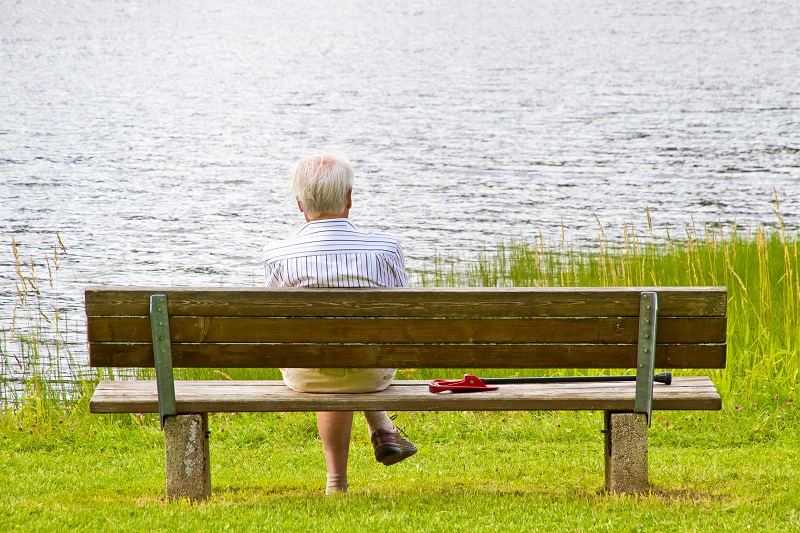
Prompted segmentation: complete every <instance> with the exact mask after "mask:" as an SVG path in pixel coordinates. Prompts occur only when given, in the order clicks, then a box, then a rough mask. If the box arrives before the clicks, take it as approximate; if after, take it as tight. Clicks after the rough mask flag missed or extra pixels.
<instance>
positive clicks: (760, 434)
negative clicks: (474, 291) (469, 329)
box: [0, 206, 800, 531]
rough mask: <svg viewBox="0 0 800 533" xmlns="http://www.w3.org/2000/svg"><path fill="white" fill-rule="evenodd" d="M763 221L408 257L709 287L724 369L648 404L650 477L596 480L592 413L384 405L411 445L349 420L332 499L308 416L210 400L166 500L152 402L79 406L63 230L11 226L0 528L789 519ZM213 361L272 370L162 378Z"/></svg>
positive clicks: (784, 294) (789, 448) (574, 526)
mask: <svg viewBox="0 0 800 533" xmlns="http://www.w3.org/2000/svg"><path fill="white" fill-rule="evenodd" d="M776 207H777V206H776ZM776 214H777V211H776ZM648 221H649V214H648ZM778 222H779V224H778V226H777V227H776V228H772V229H767V228H763V227H756V228H747V229H742V228H736V227H733V228H722V227H720V226H719V225H708V224H702V225H700V226H695V225H693V226H692V227H690V228H687V229H685V230H684V231H682V232H681V234H680V236H677V235H670V234H669V232H667V234H666V235H665V236H663V237H661V236H659V235H657V234H656V232H655V231H654V230H653V227H652V224H649V225H648V227H647V228H646V230H645V231H644V232H643V233H641V234H640V233H638V232H637V231H635V230H634V228H633V227H632V226H630V225H626V226H624V228H623V229H622V235H621V236H613V235H611V234H610V232H607V230H606V229H605V228H604V227H603V226H602V224H600V221H599V220H598V228H599V229H598V239H597V242H596V244H595V245H593V246H574V245H572V244H571V243H569V242H567V241H566V239H562V241H561V242H560V243H557V244H555V245H547V244H546V243H545V242H544V239H542V238H541V236H540V237H539V238H538V239H537V240H536V241H531V242H509V243H504V244H501V245H499V246H498V247H497V248H496V249H493V250H486V251H484V252H483V253H481V254H480V255H479V257H477V259H476V260H475V261H469V262H466V261H460V260H459V258H457V257H437V258H436V259H435V260H432V262H431V265H430V268H428V269H426V270H425V271H422V272H416V273H415V276H416V279H417V280H418V281H417V283H418V284H422V285H429V286H465V285H466V286H565V287H571V286H686V285H694V286H697V285H717V286H726V287H727V289H728V315H729V318H728V363H727V367H726V368H725V369H724V370H712V371H710V372H709V371H700V373H704V374H709V375H711V377H712V379H713V381H714V383H715V385H716V386H717V388H718V389H719V391H720V393H721V395H722V397H723V410H722V411H720V412H683V411H677V412H655V413H654V423H653V427H652V428H651V430H650V433H649V439H650V472H651V484H652V487H653V490H652V492H651V493H649V494H646V495H643V496H640V497H635V498H630V497H616V496H612V495H608V494H605V493H604V492H603V491H602V486H603V479H602V476H603V466H602V457H603V450H602V438H601V437H600V436H599V432H598V431H599V429H600V428H601V426H602V420H601V419H602V414H600V415H598V413H593V412H563V413H562V412H555V413H550V412H545V413H516V412H511V413H459V412H453V413H425V412H419V413H413V412H412V413H401V415H400V420H401V421H400V420H399V421H398V422H399V423H400V424H401V425H402V426H403V427H404V428H405V430H406V431H407V432H409V433H410V436H411V437H412V440H414V441H415V442H416V443H417V444H419V445H421V446H420V450H421V451H420V454H419V457H417V458H415V460H414V461H407V462H406V463H408V464H405V463H404V464H403V465H401V466H400V467H399V468H398V467H395V468H393V469H385V468H380V469H379V468H377V467H376V466H375V464H374V460H372V458H371V455H370V454H371V448H370V446H369V439H368V437H367V436H366V430H365V427H360V426H359V424H361V422H360V421H357V422H356V426H357V427H356V428H355V429H354V440H353V445H352V447H351V454H352V458H351V462H352V464H353V466H352V470H353V471H352V472H351V482H350V485H351V493H350V494H349V495H348V496H347V497H346V498H324V497H321V496H320V494H321V488H322V487H323V486H324V462H323V460H322V454H321V452H320V444H319V440H318V436H317V434H316V425H315V422H314V418H313V414H308V413H301V414H290V415H287V414H280V413H266V414H246V413H236V414H233V413H217V414H214V415H212V416H211V428H212V432H213V433H212V451H211V453H212V455H214V460H213V461H212V464H213V467H212V485H213V494H212V498H211V500H210V501H208V502H206V503H203V504H200V505H190V504H188V503H186V502H180V503H174V504H166V502H165V501H164V495H163V485H164V479H163V475H164V473H163V468H164V464H163V461H164V457H163V435H162V433H161V432H160V430H159V425H158V421H157V417H156V416H155V415H148V414H145V415H129V414H125V415H91V414H89V412H88V401H89V398H90V396H91V392H92V390H93V388H94V386H95V385H96V383H97V381H98V380H99V379H110V378H113V377H115V376H112V375H109V374H108V373H105V372H104V371H103V370H99V371H98V370H96V369H87V368H86V367H85V366H83V364H82V363H79V362H78V361H76V359H77V357H76V356H75V353H76V351H77V350H76V349H75V348H76V347H78V348H79V347H80V345H81V343H82V340H79V339H76V338H74V337H75V336H76V335H77V333H75V331H76V330H77V329H78V328H75V327H70V326H69V323H68V321H65V320H64V319H63V317H62V316H61V315H60V304H59V301H58V298H59V295H58V275H59V272H60V270H61V269H62V268H63V263H62V259H63V257H64V255H66V254H67V249H66V247H65V246H64V244H63V243H62V242H61V239H60V237H59V238H58V242H57V243H56V244H55V246H54V248H53V252H52V255H51V256H50V257H48V258H46V259H45V261H44V264H43V265H40V264H38V263H37V265H36V266H35V265H34V261H33V259H31V260H30V261H26V260H24V259H23V258H22V257H21V254H20V251H19V250H18V249H17V246H16V243H15V242H13V241H12V249H13V253H14V260H15V264H16V269H17V277H18V279H17V281H16V291H17V300H18V301H17V306H16V307H15V312H14V317H13V321H12V323H11V325H10V327H9V326H8V325H6V324H3V325H1V326H0V329H2V328H6V329H5V330H2V331H0V356H2V361H0V377H2V379H3V381H2V382H1V383H0V385H1V386H2V389H0V394H2V397H1V398H0V400H1V401H0V408H1V409H2V411H1V412H0V461H2V463H3V464H4V465H5V468H2V469H0V525H4V526H6V527H5V529H9V530H14V529H20V530H21V529H25V530H32V531H38V530H41V531H45V530H47V531H57V530H66V529H70V530H76V529H77V530H88V529H93V530H95V529H97V527H98V526H99V527H101V528H103V529H108V530H123V529H124V530H130V529H135V530H138V529H152V530H186V531H188V530H198V529H207V528H209V527H210V526H209V524H215V525H219V526H223V525H224V526H227V527H228V528H229V529H231V530H234V531H251V530H267V531H272V530H294V531H301V530H316V531H341V530H353V531H367V530H369V531H374V530H376V529H377V530H385V529H388V528H393V529H396V530H398V531H412V530H413V531H421V530H444V529H452V528H453V526H454V525H458V526H459V527H460V528H464V529H479V530H486V529H500V528H502V529H504V530H508V531H530V530H539V529H541V530H556V531H562V530H569V531H595V530H600V531H741V530H747V529H749V530H750V531H793V530H797V529H798V528H800V503H799V502H800V481H798V480H797V476H796V472H797V470H798V469H800V451H798V450H797V447H796V442H797V441H798V440H800V410H798V409H797V406H796V404H795V397H796V394H797V390H796V387H798V381H799V379H798V378H799V376H798V372H800V353H799V350H800V346H798V343H799V341H800V328H799V327H798V324H800V320H799V319H800V316H798V306H800V279H799V278H798V276H800V271H798V269H799V268H800V251H799V250H798V244H799V243H798V241H800V237H799V236H798V235H794V234H789V232H787V231H785V229H784V226H783V223H782V220H781V219H780V216H779V215H778ZM473 370H474V369H457V370H453V369H451V370H448V371H447V372H448V373H450V374H452V375H453V376H459V375H460V374H461V373H463V372H465V371H473ZM618 371H619V370H618V369H597V370H594V369H589V370H585V369H582V370H576V369H563V370H562V371H560V372H559V373H561V374H571V373H582V374H598V373H606V374H607V373H618ZM492 372H497V371H482V373H483V374H485V375H491V373H492ZM518 372H519V373H520V375H523V374H521V373H522V372H525V374H524V375H542V374H541V373H540V372H538V371H530V370H525V369H519V371H518ZM682 373H683V374H690V373H691V371H682ZM441 374H442V371H439V372H438V374H437V373H436V371H430V370H427V371H426V370H422V369H404V370H401V373H400V376H399V377H402V378H407V379H433V378H436V377H448V376H444V375H441ZM142 375H143V376H144V375H147V372H144V373H143V374H142ZM549 375H552V373H551V374H549ZM75 376H79V377H80V378H82V379H74V377H75ZM228 376H230V377H232V378H234V379H279V378H280V376H279V373H278V372H277V370H266V371H256V370H249V369H219V370H217V371H208V372H203V371H195V370H185V369H181V370H176V378H202V379H226V378H227V377H228ZM10 378H13V379H10ZM361 425H363V424H361ZM231 506H235V507H236V509H237V510H236V512H235V513H234V514H235V516H231V512H230V509H231ZM432 517H433V518H432ZM434 518H435V520H436V523H435V527H432V526H431V524H432V523H431V520H432V519H434ZM215 529H216V527H215ZM456 529H458V528H456Z"/></svg>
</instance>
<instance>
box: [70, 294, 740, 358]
mask: <svg viewBox="0 0 800 533" xmlns="http://www.w3.org/2000/svg"><path fill="white" fill-rule="evenodd" d="M644 291H652V292H655V293H657V300H658V307H657V308H658V316H657V331H656V342H657V344H656V349H655V366H656V367H658V368H724V366H725V359H726V343H725V338H726V336H725V333H726V304H727V293H726V290H725V288H724V287H658V288H640V287H633V288H456V289H453V288H424V289H416V288H415V289H267V288H250V289H238V288H237V289H231V288H199V289H187V288H175V289H166V290H165V289H164V288H120V287H90V288H88V289H87V290H86V293H85V298H86V315H87V320H88V323H87V327H88V338H89V353H90V364H91V366H96V367H153V366H154V358H153V344H152V341H153V336H152V333H151V331H152V329H151V319H150V297H151V295H153V294H164V295H166V299H167V302H166V303H167V307H166V308H165V312H168V314H169V320H168V326H169V330H170V335H169V336H170V339H169V340H170V342H171V350H172V364H173V365H174V366H175V367H203V368H275V367H312V368H317V367H322V368H324V367H396V368H415V367H420V368H633V367H635V366H636V363H637V343H638V341H639V338H638V335H639V320H640V295H641V294H642V292H644Z"/></svg>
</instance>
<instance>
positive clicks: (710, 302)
mask: <svg viewBox="0 0 800 533" xmlns="http://www.w3.org/2000/svg"><path fill="white" fill-rule="evenodd" d="M643 290H655V291H656V292H658V295H659V312H660V313H661V314H662V315H663V316H725V310H726V305H727V296H726V290H725V288H724V287H690V288H686V287H659V288H655V289H654V288H642V287H624V288H606V287H598V288H426V289H266V288H250V289H230V288H198V289H188V288H187V289H183V288H175V289H167V290H165V288H164V287H153V288H146V287H145V288H136V287H132V288H120V287H108V288H104V287H90V288H87V289H86V292H85V300H86V313H87V316H89V317H92V316H119V315H129V316H147V314H148V311H149V306H148V305H149V304H148V302H149V297H150V295H151V294H155V293H166V294H167V296H168V299H169V310H170V314H171V315H174V316H178V315H183V316H287V317H291V316H298V317H299V316H420V317H422V316H471V317H477V316H505V317H513V316H582V317H591V316H638V313H639V294H640V293H641V292H642V291H643Z"/></svg>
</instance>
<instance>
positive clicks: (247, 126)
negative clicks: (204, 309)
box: [0, 0, 800, 327]
mask: <svg viewBox="0 0 800 533" xmlns="http://www.w3.org/2000/svg"><path fill="white" fill-rule="evenodd" d="M799 13H800V10H798V9H797V4H796V2H795V0H758V1H756V0H671V1H670V0H666V1H662V2H641V1H640V0H562V1H559V2H554V1H551V0H525V1H510V0H509V1H495V2H479V1H471V0H458V1H456V0H426V1H403V2H380V3H375V2H367V1H344V0H343V1H340V2H335V3H334V2H325V1H322V0H316V1H311V0H301V1H292V2H284V1H275V2H261V1H244V0H242V1H231V0H224V1H223V0H207V1H198V2H189V3H186V2H180V3H179V2H163V1H160V0H141V1H139V0H120V1H110V0H102V1H101V0H97V1H90V0H69V1H67V0H64V1H61V2H58V1H46V2H45V1H42V0H17V1H15V0H0V80H1V81H0V201H2V215H1V216H0V320H2V322H3V324H4V325H6V327H7V324H8V321H9V320H10V317H11V315H12V314H13V304H14V301H15V298H16V291H15V286H14V279H15V274H14V270H13V262H14V261H13V256H12V253H11V245H10V243H11V237H12V235H13V236H14V237H15V239H16V241H17V243H18V244H19V247H20V251H21V253H22V255H23V256H24V257H33V258H34V260H35V261H36V262H37V263H39V264H40V265H44V257H45V255H46V254H48V253H49V252H50V251H51V250H52V246H53V245H54V243H55V242H56V232H58V233H59V234H60V236H61V239H62V241H63V243H64V244H65V246H66V247H67V251H68V253H67V255H66V256H63V255H62V268H61V270H60V272H59V284H58V285H59V290H60V292H61V293H62V294H61V299H60V301H61V303H60V304H59V305H60V306H62V307H63V308H64V309H65V310H67V311H69V312H70V313H71V314H72V316H73V317H74V318H75V319H76V320H77V321H78V322H79V319H80V317H81V314H82V310H81V306H82V295H81V290H82V288H83V287H84V286H85V285H87V284H90V283H91V284H97V283H101V284H126V285H143V284H154V285H173V284H174V285H188V284H192V285H254V284H260V283H261V268H260V264H259V259H260V250H261V248H262V246H263V245H264V244H265V243H266V242H268V241H270V240H272V239H277V238H282V237H284V236H286V235H287V234H289V233H290V232H291V231H293V230H294V229H295V228H296V227H297V226H298V225H299V223H300V222H301V218H300V215H299V213H298V212H297V211H296V208H295V207H294V204H293V201H292V198H291V196H290V194H289V192H288V186H287V176H288V169H289V167H290V165H291V164H292V163H293V162H294V161H295V160H297V159H299V158H301V157H304V156H306V155H309V154H312V153H316V152H319V151H322V150H330V149H333V150H338V151H340V152H343V153H345V154H346V155H348V156H349V157H350V159H351V160H352V161H353V163H354V166H355V169H356V184H355V188H354V208H353V211H352V219H353V220H354V222H355V223H356V224H357V225H359V226H361V227H363V228H373V229H378V230H384V231H389V232H392V233H394V234H396V235H397V236H399V238H400V239H401V241H402V243H403V245H404V248H405V251H406V255H407V263H408V266H409V268H410V269H411V270H418V269H420V268H423V267H424V266H425V265H426V264H427V260H428V259H429V258H430V257H432V256H433V255H434V254H435V253H439V254H449V253H457V254H460V255H462V256H464V257H469V256H470V255H471V254H473V253H474V252H476V251H477V250H479V249H481V248H482V247H484V246H489V247H491V246H493V245H494V244H495V243H498V242H501V241H504V240H509V239H517V240H519V239H523V240H524V239H528V240H530V239H533V238H534V237H536V236H538V234H539V232H540V231H541V232H542V234H543V235H544V238H545V241H548V240H552V241H553V242H557V241H558V240H560V238H561V231H562V229H561V225H562V221H563V225H564V227H565V228H566V233H567V238H568V239H571V240H573V241H575V242H579V243H581V242H583V243H587V244H588V243H591V242H592V241H594V239H595V238H596V234H597V230H598V226H597V221H596V219H595V216H594V214H596V215H597V217H599V219H600V221H602V223H603V225H604V226H605V228H606V232H607V233H611V234H613V233H617V234H619V235H621V233H622V229H621V228H622V225H623V224H625V223H630V224H634V225H636V226H637V227H639V228H643V227H644V226H645V224H646V215H645V209H646V208H649V210H650V213H651V215H652V218H653V222H654V224H655V226H656V228H657V231H661V230H663V228H665V227H667V226H668V227H670V228H683V227H685V226H686V225H687V224H690V223H691V217H693V218H694V220H695V221H697V222H698V223H699V222H702V221H704V220H705V221H708V222H714V223H722V224H723V225H725V226H729V225H731V224H732V223H733V222H734V221H736V222H737V223H738V224H739V225H740V226H747V225H752V224H766V225H774V224H775V223H776V217H775V215H774V214H773V208H774V207H775V205H774V203H773V199H774V191H777V193H778V195H779V198H780V201H781V204H780V209H781V213H782V216H783V220H784V221H785V223H786V225H787V227H788V228H789V229H790V230H797V228H798V226H799V225H800V83H799V82H798V79H800V14H799ZM38 272H39V274H42V273H43V272H46V268H44V269H42V268H40V269H39V270H38ZM78 327H80V326H78Z"/></svg>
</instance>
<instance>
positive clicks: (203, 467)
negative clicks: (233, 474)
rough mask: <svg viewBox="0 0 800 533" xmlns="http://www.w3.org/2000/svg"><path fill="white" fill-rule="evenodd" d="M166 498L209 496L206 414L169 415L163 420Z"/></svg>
mask: <svg viewBox="0 0 800 533" xmlns="http://www.w3.org/2000/svg"><path fill="white" fill-rule="evenodd" d="M164 445H165V446H164V447H165V450H166V465H167V499H169V500H174V499H178V498H189V499H190V500H205V499H206V498H208V497H210V496H211V460H210V457H209V454H208V414H207V413H198V414H190V415H177V416H169V417H167V418H166V420H165V421H164Z"/></svg>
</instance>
